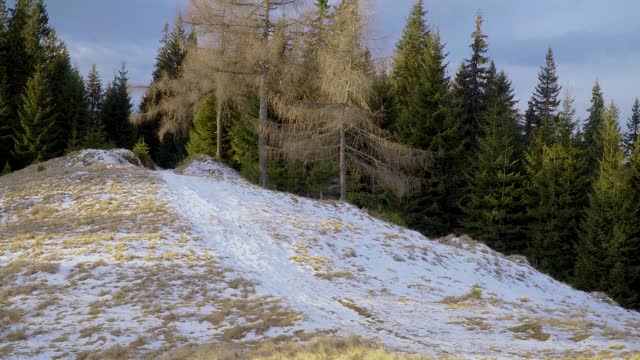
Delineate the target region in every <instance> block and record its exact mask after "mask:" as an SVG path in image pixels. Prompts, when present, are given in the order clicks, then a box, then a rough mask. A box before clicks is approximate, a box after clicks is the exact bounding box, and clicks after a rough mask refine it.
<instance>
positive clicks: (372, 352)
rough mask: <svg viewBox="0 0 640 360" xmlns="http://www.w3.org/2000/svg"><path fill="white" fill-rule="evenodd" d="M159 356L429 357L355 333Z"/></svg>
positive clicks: (206, 359)
mask: <svg viewBox="0 0 640 360" xmlns="http://www.w3.org/2000/svg"><path fill="white" fill-rule="evenodd" d="M161 359H162V360H187V359H188V360H232V359H234V360H244V359H247V360H248V359H260V360H290V359H292V360H426V359H431V358H430V357H425V356H419V355H407V354H394V353H392V352H389V351H387V350H385V349H383V348H381V347H379V346H377V345H376V344H374V343H373V342H370V341H366V340H363V339H361V338H357V337H348V338H338V337H327V336H322V337H316V338H313V339H311V340H309V341H305V342H302V343H300V342H292V341H290V342H278V341H266V342H263V343H258V344H225V343H214V344H206V345H197V346H186V347H183V348H180V349H178V350H177V351H175V352H173V353H170V354H167V355H164V356H163V357H162V358H161Z"/></svg>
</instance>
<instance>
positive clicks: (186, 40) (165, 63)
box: [136, 14, 195, 167]
mask: <svg viewBox="0 0 640 360" xmlns="http://www.w3.org/2000/svg"><path fill="white" fill-rule="evenodd" d="M194 41H195V40H194V39H193V37H192V36H191V35H190V34H188V32H187V31H186V29H185V24H184V20H183V18H182V16H181V15H180V14H178V16H177V17H176V22H175V24H174V28H173V30H171V28H170V27H169V24H165V25H164V27H163V29H162V39H161V41H160V44H161V47H160V49H159V50H158V54H157V55H156V63H155V65H154V70H153V79H152V81H153V82H154V83H156V82H158V81H160V80H162V79H163V78H164V77H167V78H169V79H175V78H176V77H178V76H179V75H180V69H181V67H182V63H183V61H184V59H185V57H186V55H187V50H188V46H189V45H190V44H191V43H193V42H194ZM162 96H163V95H162V94H159V93H156V94H155V95H151V94H150V93H149V92H147V93H145V95H144V96H143V98H142V101H141V103H140V113H146V112H147V111H148V109H149V108H150V107H151V106H153V105H156V104H159V103H160V102H161V101H162ZM161 117H162V115H161V114H160V115H158V116H155V117H154V118H153V119H147V120H146V121H144V122H142V123H138V124H136V136H137V137H138V138H141V139H143V140H144V141H145V142H146V143H147V144H148V145H149V148H150V153H151V157H152V159H153V160H154V161H155V162H156V163H158V164H159V165H161V166H164V167H172V166H175V165H177V164H178V162H180V161H181V160H182V159H183V158H184V157H185V156H186V154H187V151H186V148H185V144H186V141H187V136H185V135H182V134H167V135H166V136H164V138H163V139H162V140H161V139H160V137H159V135H158V131H159V128H160V120H161Z"/></svg>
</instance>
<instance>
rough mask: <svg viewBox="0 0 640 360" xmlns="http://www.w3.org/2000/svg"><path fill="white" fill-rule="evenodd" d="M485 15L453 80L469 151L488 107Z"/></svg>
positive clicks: (460, 122)
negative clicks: (469, 54) (483, 25)
mask: <svg viewBox="0 0 640 360" xmlns="http://www.w3.org/2000/svg"><path fill="white" fill-rule="evenodd" d="M483 21H484V20H483V17H482V15H481V14H480V13H478V15H477V16H476V31H474V32H473V33H472V34H471V36H472V37H473V43H472V44H471V45H470V48H471V50H472V55H471V58H470V59H468V60H465V61H464V63H463V64H462V65H461V66H460V68H459V70H458V73H457V74H456V77H455V81H454V84H453V95H454V97H455V105H456V107H457V109H456V114H455V116H456V118H457V119H458V122H459V124H460V125H459V127H460V131H461V132H462V138H463V139H464V140H465V141H466V144H465V152H466V153H467V154H471V153H472V149H474V148H475V145H476V139H477V137H478V136H480V134H481V131H480V127H481V126H480V124H481V122H482V119H481V118H482V116H483V115H482V113H483V111H484V109H485V104H484V93H485V91H486V83H487V73H488V67H487V66H488V62H489V59H488V58H487V56H486V53H487V48H488V45H487V35H485V34H484V33H483V32H482V23H483Z"/></svg>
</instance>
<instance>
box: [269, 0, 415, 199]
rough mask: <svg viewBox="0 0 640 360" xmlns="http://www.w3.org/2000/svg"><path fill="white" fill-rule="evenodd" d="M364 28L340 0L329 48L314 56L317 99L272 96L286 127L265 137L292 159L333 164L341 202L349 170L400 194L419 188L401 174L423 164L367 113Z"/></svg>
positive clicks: (354, 6) (347, 0)
mask: <svg viewBox="0 0 640 360" xmlns="http://www.w3.org/2000/svg"><path fill="white" fill-rule="evenodd" d="M366 24H367V23H366V17H365V16H364V9H363V8H362V4H361V3H360V1H357V0H343V1H342V2H340V3H339V4H338V5H337V6H336V8H335V10H334V12H333V14H332V15H331V21H330V23H329V26H328V35H327V45H326V46H325V47H324V48H323V49H319V53H318V64H319V73H318V74H317V77H316V78H317V81H318V82H319V89H320V94H319V96H317V97H316V98H315V99H305V100H303V101H301V100H300V99H299V94H298V93H297V88H296V87H290V86H281V90H282V91H283V92H284V93H282V94H278V95H277V96H275V97H274V104H275V109H276V111H277V113H278V114H279V115H280V116H281V117H282V118H284V119H286V123H285V124H284V125H283V126H282V127H278V128H274V129H273V130H272V131H270V134H269V135H270V137H271V138H273V139H275V140H276V141H277V142H278V144H279V145H280V149H281V150H282V152H283V153H284V154H285V156H287V157H288V158H289V159H291V160H303V161H304V160H320V159H334V160H335V159H337V163H338V164H339V169H340V171H339V174H340V199H341V200H343V201H346V200H347V175H348V169H349V167H352V168H353V169H358V171H360V172H363V173H366V174H367V175H369V176H370V177H372V178H376V179H377V180H378V181H380V182H381V183H383V184H385V185H386V186H388V187H390V188H391V189H392V190H394V191H395V192H396V193H397V194H399V195H404V194H406V193H407V192H408V191H410V190H412V189H413V188H414V187H415V185H417V184H416V182H415V181H414V180H415V179H412V178H411V177H409V176H405V175H404V174H402V173H401V172H400V170H406V169H413V168H417V167H420V166H423V165H424V164H425V163H426V160H427V154H426V152H424V151H419V150H414V149H411V148H409V147H407V146H404V145H401V144H399V143H396V142H394V141H393V140H392V138H391V136H390V134H388V133H387V132H386V131H384V130H383V129H381V128H380V127H379V126H378V124H377V123H376V114H374V113H373V112H372V111H371V110H370V108H369V100H370V95H371V76H370V73H369V71H370V69H368V67H367V66H366V64H367V61H366V59H367V54H368V51H367V49H366V47H365V44H364V42H365V40H366V39H365V38H364V35H365V34H364V29H365V27H366Z"/></svg>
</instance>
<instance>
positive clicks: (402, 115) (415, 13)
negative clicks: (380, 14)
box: [390, 0, 430, 142]
mask: <svg viewBox="0 0 640 360" xmlns="http://www.w3.org/2000/svg"><path fill="white" fill-rule="evenodd" d="M425 16H426V11H425V10H424V5H423V2H422V1H421V0H419V1H417V2H416V4H415V5H414V6H413V9H412V10H411V14H410V15H409V18H408V19H407V23H406V25H405V28H404V30H403V33H402V37H401V38H400V40H399V41H398V43H397V44H396V53H395V57H396V59H395V62H394V66H393V69H392V71H391V78H390V80H391V93H392V95H393V99H394V110H395V111H394V112H395V117H396V119H395V121H394V124H395V128H396V132H397V133H398V135H399V138H400V139H401V140H402V141H403V142H417V141H416V140H415V139H410V138H411V137H413V136H416V137H417V136H420V134H419V132H418V131H416V129H414V127H415V125H416V123H418V122H420V120H421V119H418V118H417V116H416V115H417V112H419V111H421V110H422V109H421V108H422V106H423V104H422V103H421V100H422V99H420V97H419V96H416V95H415V91H416V89H418V88H420V87H425V86H426V82H427V79H426V73H427V69H426V67H427V66H428V65H427V57H428V52H429V50H430V49H428V46H429V41H430V40H429V37H430V34H429V31H428V27H427V24H426V21H425Z"/></svg>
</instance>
